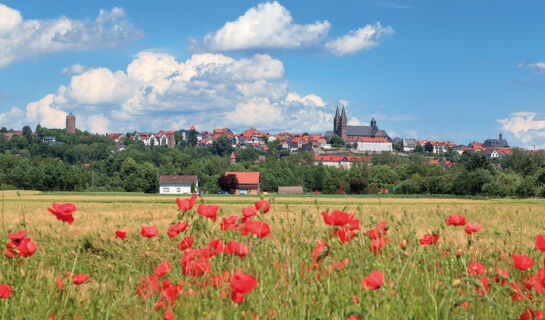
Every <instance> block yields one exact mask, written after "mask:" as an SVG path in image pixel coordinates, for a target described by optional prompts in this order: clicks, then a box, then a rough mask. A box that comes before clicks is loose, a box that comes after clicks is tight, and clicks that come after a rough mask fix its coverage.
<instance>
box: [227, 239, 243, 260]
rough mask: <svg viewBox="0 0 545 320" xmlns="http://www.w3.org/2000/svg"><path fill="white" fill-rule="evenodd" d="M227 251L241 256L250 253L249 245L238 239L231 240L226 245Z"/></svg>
mask: <svg viewBox="0 0 545 320" xmlns="http://www.w3.org/2000/svg"><path fill="white" fill-rule="evenodd" d="M225 253H227V254H233V255H235V254H236V255H237V256H239V257H241V258H243V257H244V256H246V254H248V247H247V246H246V245H245V244H243V243H240V242H238V241H231V242H228V243H227V244H226V245H225Z"/></svg>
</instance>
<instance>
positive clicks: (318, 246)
mask: <svg viewBox="0 0 545 320" xmlns="http://www.w3.org/2000/svg"><path fill="white" fill-rule="evenodd" d="M310 254H311V255H312V258H313V259H312V268H313V269H316V266H317V265H319V264H320V260H321V259H323V258H325V257H326V256H328V255H329V248H328V246H327V245H326V244H325V242H323V241H322V240H316V241H314V249H312V251H311V253H310ZM320 257H321V258H320Z"/></svg>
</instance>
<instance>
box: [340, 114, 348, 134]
mask: <svg viewBox="0 0 545 320" xmlns="http://www.w3.org/2000/svg"><path fill="white" fill-rule="evenodd" d="M347 122H348V121H347V120H346V111H345V110H344V106H343V111H342V113H341V134H340V135H339V137H341V138H342V139H343V140H346V138H347V137H348V135H347V132H346V125H347Z"/></svg>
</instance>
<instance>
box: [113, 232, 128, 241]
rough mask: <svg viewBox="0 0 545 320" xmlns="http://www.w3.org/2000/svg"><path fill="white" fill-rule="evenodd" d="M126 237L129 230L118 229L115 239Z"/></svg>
mask: <svg viewBox="0 0 545 320" xmlns="http://www.w3.org/2000/svg"><path fill="white" fill-rule="evenodd" d="M125 238H127V231H119V230H117V231H116V232H115V239H121V240H125Z"/></svg>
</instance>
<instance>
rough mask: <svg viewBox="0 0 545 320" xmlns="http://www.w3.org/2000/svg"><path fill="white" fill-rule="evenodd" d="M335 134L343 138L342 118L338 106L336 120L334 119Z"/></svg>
mask: <svg viewBox="0 0 545 320" xmlns="http://www.w3.org/2000/svg"><path fill="white" fill-rule="evenodd" d="M333 134H336V135H338V136H339V137H340V136H341V116H340V115H339V106H337V112H335V118H334V119H333Z"/></svg>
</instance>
